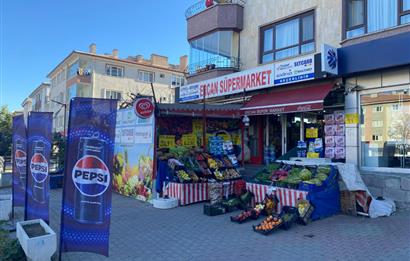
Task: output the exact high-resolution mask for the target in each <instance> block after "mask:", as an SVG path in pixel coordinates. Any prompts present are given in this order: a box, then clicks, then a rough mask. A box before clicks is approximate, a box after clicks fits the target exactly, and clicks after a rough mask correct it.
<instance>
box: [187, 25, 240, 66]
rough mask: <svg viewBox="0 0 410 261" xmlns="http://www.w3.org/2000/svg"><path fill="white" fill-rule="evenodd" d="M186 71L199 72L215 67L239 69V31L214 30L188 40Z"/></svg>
mask: <svg viewBox="0 0 410 261" xmlns="http://www.w3.org/2000/svg"><path fill="white" fill-rule="evenodd" d="M189 45H190V56H189V66H188V71H189V73H190V74H195V73H200V72H203V71H207V70H213V69H217V68H235V69H239V58H238V56H239V33H237V32H233V31H216V32H212V33H209V34H207V35H204V36H201V37H199V38H196V39H194V40H191V41H190V42H189Z"/></svg>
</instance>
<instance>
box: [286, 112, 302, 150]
mask: <svg viewBox="0 0 410 261" xmlns="http://www.w3.org/2000/svg"><path fill="white" fill-rule="evenodd" d="M286 116H287V119H286V120H287V126H286V127H287V128H286V149H287V152H289V151H290V150H291V149H293V148H296V147H297V145H298V141H299V140H301V136H300V125H301V115H298V114H293V113H292V114H287V115H286Z"/></svg>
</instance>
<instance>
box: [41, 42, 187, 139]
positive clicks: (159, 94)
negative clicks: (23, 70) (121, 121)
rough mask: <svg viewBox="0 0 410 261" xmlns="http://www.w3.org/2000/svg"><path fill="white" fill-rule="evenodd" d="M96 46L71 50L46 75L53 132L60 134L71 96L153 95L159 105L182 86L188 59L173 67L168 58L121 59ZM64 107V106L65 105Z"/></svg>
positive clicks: (118, 96)
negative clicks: (49, 84)
mask: <svg viewBox="0 0 410 261" xmlns="http://www.w3.org/2000/svg"><path fill="white" fill-rule="evenodd" d="M96 49H97V47H96V45H95V44H91V45H90V46H89V51H88V52H83V51H73V52H71V53H70V54H69V55H68V56H67V57H66V58H64V59H63V60H62V61H61V62H60V63H59V64H58V65H57V66H56V67H55V68H54V69H53V70H52V71H51V72H50V73H49V74H48V75H47V77H48V78H49V79H50V82H51V88H50V99H51V100H52V101H54V102H52V103H51V106H50V110H51V111H53V112H55V114H56V115H55V119H56V120H55V124H54V127H53V128H54V131H58V132H60V131H63V129H64V119H65V120H66V121H68V117H67V116H66V117H64V110H60V108H61V107H64V106H67V114H68V106H69V102H70V99H71V98H73V97H95V98H113V99H118V100H119V101H120V102H121V101H124V100H126V99H127V98H128V95H129V94H131V93H133V94H140V95H152V88H151V83H153V86H154V91H155V96H156V98H157V102H159V103H173V102H174V101H175V88H176V87H178V86H181V85H183V84H184V83H185V69H186V66H187V60H188V57H187V56H181V57H180V63H179V64H178V65H173V64H170V63H169V62H168V57H166V56H161V55H157V54H152V55H151V57H150V58H149V59H145V58H144V57H143V56H141V55H137V56H129V57H127V58H120V57H119V51H118V50H117V49H114V50H113V51H112V53H110V54H98V53H97V51H96ZM64 104H66V105H64Z"/></svg>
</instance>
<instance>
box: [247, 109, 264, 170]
mask: <svg viewBox="0 0 410 261" xmlns="http://www.w3.org/2000/svg"><path fill="white" fill-rule="evenodd" d="M248 137H249V150H250V160H249V162H250V163H251V164H262V161H263V118H262V117H261V116H257V117H251V119H250V124H249V129H248Z"/></svg>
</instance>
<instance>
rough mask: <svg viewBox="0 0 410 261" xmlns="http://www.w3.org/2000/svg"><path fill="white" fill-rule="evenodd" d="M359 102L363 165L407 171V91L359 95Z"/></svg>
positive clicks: (409, 120) (409, 133)
mask: <svg viewBox="0 0 410 261" xmlns="http://www.w3.org/2000/svg"><path fill="white" fill-rule="evenodd" d="M360 102H361V117H360V118H361V122H360V124H361V126H360V130H361V135H360V137H361V164H362V166H363V167H389V168H410V89H404V90H397V91H388V92H379V93H376V94H366V95H362V96H361V99H360ZM381 122H383V124H380V123H381Z"/></svg>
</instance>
